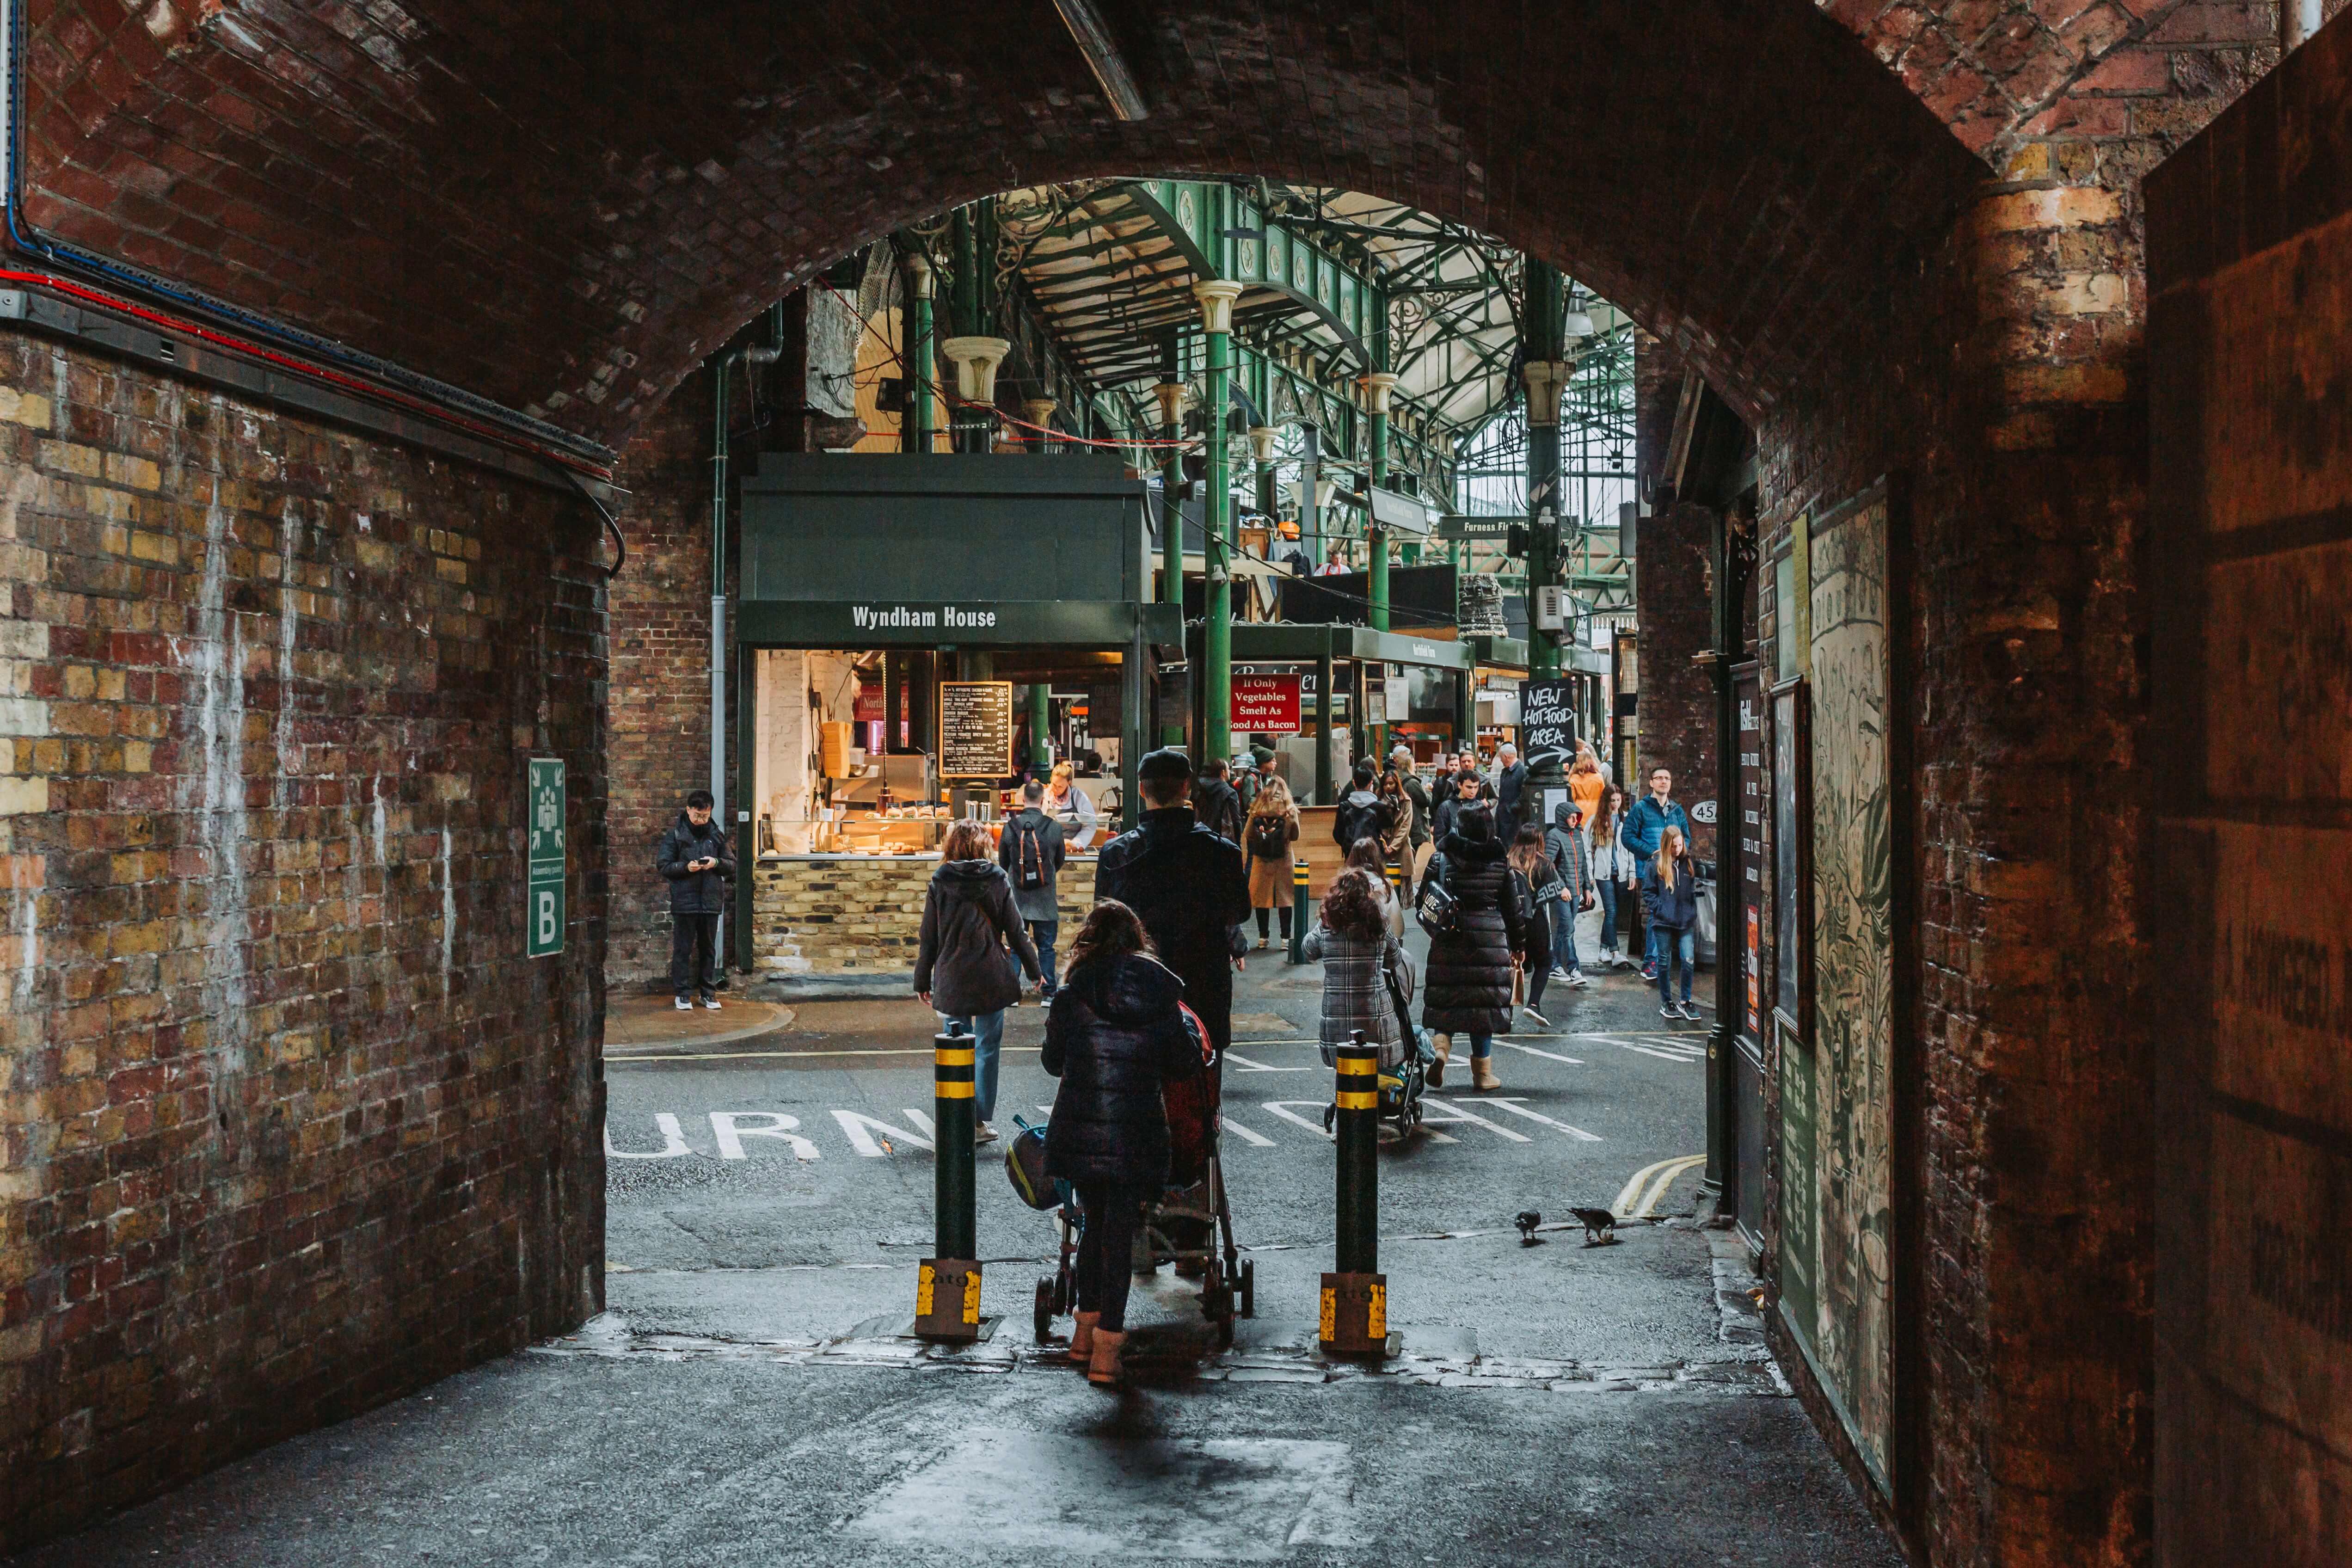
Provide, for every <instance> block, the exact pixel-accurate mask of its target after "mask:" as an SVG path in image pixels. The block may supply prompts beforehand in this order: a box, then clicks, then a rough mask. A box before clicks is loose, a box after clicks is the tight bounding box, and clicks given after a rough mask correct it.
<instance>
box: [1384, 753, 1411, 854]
mask: <svg viewBox="0 0 2352 1568" xmlns="http://www.w3.org/2000/svg"><path fill="white" fill-rule="evenodd" d="M1374 793H1375V794H1377V795H1379V796H1380V797H1381V806H1382V807H1384V808H1385V809H1386V812H1387V818H1388V827H1387V828H1386V830H1385V831H1383V832H1382V833H1381V858H1383V859H1384V860H1386V861H1387V862H1388V863H1389V864H1390V865H1391V866H1407V865H1411V864H1412V860H1411V856H1412V834H1413V806H1412V796H1411V795H1407V794H1405V790H1404V780H1403V779H1402V778H1401V777H1400V776H1398V773H1397V771H1396V770H1395V769H1394V768H1391V769H1389V770H1388V771H1387V772H1386V773H1382V774H1381V782H1380V783H1379V784H1378V785H1376V786H1375V788H1374Z"/></svg>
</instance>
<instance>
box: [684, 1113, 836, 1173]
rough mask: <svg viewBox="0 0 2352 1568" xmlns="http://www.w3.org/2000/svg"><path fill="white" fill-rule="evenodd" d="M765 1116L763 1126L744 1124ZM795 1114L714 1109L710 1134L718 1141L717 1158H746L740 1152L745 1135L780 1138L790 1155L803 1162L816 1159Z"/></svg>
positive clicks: (711, 1116)
mask: <svg viewBox="0 0 2352 1568" xmlns="http://www.w3.org/2000/svg"><path fill="white" fill-rule="evenodd" d="M753 1116H763V1117H766V1118H767V1121H768V1124H767V1125H766V1126H765V1127H746V1126H744V1125H743V1122H744V1121H745V1120H746V1119H747V1118H750V1117H753ZM800 1124H801V1121H800V1118H799V1117H797V1116H786V1115H785V1114H784V1113H783V1112H782V1111H781V1110H714V1111H712V1112H711V1113H710V1135H711V1137H713V1138H715V1139H717V1140H718V1141H719V1158H720V1159H722V1160H748V1159H750V1158H751V1156H750V1155H748V1154H746V1153H744V1152H743V1140H744V1139H746V1138H780V1139H782V1141H783V1142H784V1145H785V1147H787V1148H789V1149H790V1150H792V1152H793V1159H795V1160H799V1161H801V1162H802V1163H807V1162H808V1161H811V1160H814V1159H817V1158H819V1155H818V1154H817V1152H816V1145H815V1144H814V1143H812V1142H809V1141H808V1140H807V1139H805V1138H803V1137H802V1136H801V1135H800V1132H799V1131H798V1129H799V1127H800Z"/></svg>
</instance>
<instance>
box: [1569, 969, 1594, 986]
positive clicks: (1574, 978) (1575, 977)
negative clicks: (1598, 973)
mask: <svg viewBox="0 0 2352 1568" xmlns="http://www.w3.org/2000/svg"><path fill="white" fill-rule="evenodd" d="M1568 983H1569V984H1570V985H1573V986H1575V987H1576V988H1577V989H1578V990H1579V991H1581V990H1583V989H1584V988H1585V987H1586V986H1588V985H1590V984H1592V982H1591V981H1590V980H1587V979H1586V978H1585V977H1584V971H1582V970H1581V969H1571V970H1570V971H1569V972H1568Z"/></svg>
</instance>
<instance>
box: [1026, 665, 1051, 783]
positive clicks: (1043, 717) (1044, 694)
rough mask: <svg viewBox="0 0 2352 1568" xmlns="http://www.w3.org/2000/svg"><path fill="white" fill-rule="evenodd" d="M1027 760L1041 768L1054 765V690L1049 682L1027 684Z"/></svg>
mask: <svg viewBox="0 0 2352 1568" xmlns="http://www.w3.org/2000/svg"><path fill="white" fill-rule="evenodd" d="M1029 760H1030V761H1031V762H1033V763H1036V764H1037V765H1038V766H1039V767H1041V768H1045V767H1051V766H1053V763H1054V688H1053V683H1052V682H1050V681H1045V680H1033V681H1031V682H1030V683H1029Z"/></svg>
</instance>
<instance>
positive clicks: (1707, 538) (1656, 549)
mask: <svg viewBox="0 0 2352 1568" xmlns="http://www.w3.org/2000/svg"><path fill="white" fill-rule="evenodd" d="M1716 528H1717V522H1716V517H1715V513H1714V512H1712V511H1710V510H1708V509H1706V507H1703V506H1699V505H1696V504H1695V503H1690V502H1685V503H1682V504H1680V505H1676V506H1672V507H1668V508H1666V509H1664V510H1662V511H1660V512H1659V513H1658V514H1657V515H1656V516H1654V517H1646V518H1643V520H1642V529H1641V542H1640V544H1639V545H1638V546H1637V548H1638V549H1639V551H1640V552H1641V559H1640V562H1639V563H1637V565H1636V566H1635V568H1634V593H1635V600H1636V609H1637V611H1638V614H1639V616H1640V620H1639V622H1638V625H1639V627H1640V631H1641V638H1642V640H1641V649H1642V691H1641V697H1640V700H1639V703H1638V705H1637V707H1636V710H1635V713H1636V716H1637V718H1638V719H1639V720H1640V722H1641V731H1640V744H1639V746H1638V747H1637V748H1636V749H1637V751H1638V752H1639V754H1640V757H1641V764H1640V767H1639V768H1638V770H1637V771H1636V772H1635V773H1634V776H1633V778H1631V779H1628V780H1622V781H1620V782H1621V783H1622V785H1623V787H1624V790H1625V798H1626V799H1627V800H1629V801H1630V800H1633V799H1636V798H1638V797H1639V796H1640V795H1643V794H1644V793H1646V792H1647V791H1648V789H1649V787H1650V770H1651V769H1653V768H1667V769H1670V770H1672V772H1673V773H1674V775H1675V799H1676V800H1678V801H1680V802H1682V804H1683V808H1684V809H1685V811H1687V810H1689V809H1690V808H1691V807H1692V806H1694V805H1697V804H1698V803H1699V802H1701V801H1709V800H1713V799H1715V784H1716V779H1715V760H1716V746H1715V730H1716V710H1715V709H1716V701H1715V677H1714V675H1713V674H1711V673H1710V672H1709V669H1708V667H1707V666H1706V665H1698V664H1693V663H1692V662H1691V658H1692V657H1693V656H1694V655H1696V654H1700V653H1704V652H1706V650H1707V649H1708V648H1710V647H1714V646H1715V618H1714V617H1715V608H1714V605H1715V566H1714V550H1715V531H1716ZM1691 853H1692V854H1694V855H1696V856H1697V857H1698V858H1700V859H1707V858H1712V857H1713V856H1714V854H1715V826H1714V825H1713V824H1711V823H1705V822H1700V821H1698V820H1697V819H1696V818H1693V819H1692V822H1691Z"/></svg>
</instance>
